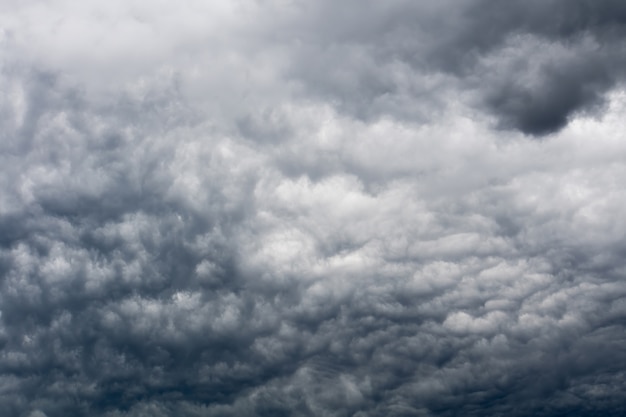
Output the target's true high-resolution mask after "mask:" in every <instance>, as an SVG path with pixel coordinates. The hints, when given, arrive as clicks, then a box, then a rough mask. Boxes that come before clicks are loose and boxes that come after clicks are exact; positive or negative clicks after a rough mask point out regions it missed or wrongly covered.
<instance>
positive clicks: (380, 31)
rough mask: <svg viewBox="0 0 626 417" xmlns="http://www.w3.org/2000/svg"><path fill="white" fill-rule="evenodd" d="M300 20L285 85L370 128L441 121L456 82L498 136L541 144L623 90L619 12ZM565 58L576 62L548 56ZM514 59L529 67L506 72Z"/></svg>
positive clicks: (490, 9) (484, 11) (472, 9)
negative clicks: (490, 119) (289, 81)
mask: <svg viewBox="0 0 626 417" xmlns="http://www.w3.org/2000/svg"><path fill="white" fill-rule="evenodd" d="M344 8H345V9H346V10H344ZM310 9H312V10H310ZM338 9H339V10H338ZM304 10H306V12H307V14H306V17H302V16H301V17H300V19H296V20H295V22H296V23H295V24H293V25H286V28H287V29H286V31H287V33H289V35H290V36H291V37H293V38H295V39H296V40H295V41H293V42H289V43H288V44H287V46H286V48H288V49H290V50H292V51H293V52H292V53H293V54H294V56H295V59H294V61H293V65H292V66H291V67H290V70H289V72H288V73H289V74H290V75H291V76H292V77H294V78H295V79H296V80H299V81H301V82H303V83H304V86H305V88H306V89H307V92H308V93H309V94H315V95H322V96H323V97H326V98H327V99H328V100H330V101H331V102H334V103H335V104H336V105H337V106H338V108H340V109H342V111H345V112H348V113H350V114H353V115H356V116H358V117H360V118H362V119H365V120H372V119H377V118H379V117H381V116H392V117H397V118H401V119H409V120H413V121H422V122H424V121H425V120H428V119H429V118H431V117H437V116H438V115H440V113H439V112H437V111H436V110H437V107H440V106H443V105H445V103H446V101H447V99H448V98H447V97H445V98H442V93H445V92H446V89H445V88H442V85H448V86H450V85H454V83H455V82H458V83H460V84H461V85H462V86H464V88H466V89H468V90H469V91H472V92H473V94H474V95H476V96H477V98H476V105H477V106H479V107H481V108H483V109H485V110H487V111H488V112H490V113H491V114H493V115H494V116H495V118H496V121H497V124H498V125H499V126H500V127H503V128H507V129H516V130H519V131H521V132H523V133H526V134H529V135H533V136H543V135H546V134H549V133H553V132H556V131H558V130H559V129H561V128H563V127H564V126H565V125H566V124H567V123H568V122H569V120H571V118H572V117H573V115H574V114H576V113H578V112H586V111H592V110H594V108H596V107H597V106H598V105H599V104H602V103H604V96H605V93H607V92H608V91H609V90H610V89H611V88H612V87H613V86H614V85H616V83H620V82H621V81H623V79H624V70H623V68H624V62H623V59H622V56H623V55H624V53H623V52H624V43H623V33H624V23H625V19H624V16H626V11H625V9H624V6H623V5H622V4H621V3H620V2H618V1H602V2H591V1H573V2H571V1H568V2H565V1H548V2H517V1H515V2H508V3H502V2H497V1H488V0H487V1H462V2H454V3H450V2H442V3H441V4H438V5H434V4H430V3H420V4H412V3H409V2H402V1H400V2H393V3H388V4H385V5H381V4H372V3H370V2H367V3H365V4H363V3H362V2H360V3H359V5H353V4H349V6H347V5H344V6H342V7H336V5H335V4H334V3H326V2H320V3H318V4H317V5H316V6H315V7H313V6H310V7H308V8H305V9H303V11H302V13H303V15H304ZM311 22H313V23H311ZM512 42H513V43H517V44H518V45H516V46H514V47H513V48H509V47H508V46H509V45H510V44H511V43H512ZM525 42H529V45H527V46H524V45H523V43H525ZM520 43H521V44H522V45H519V44H520ZM589 44H593V47H591V48H590V47H589ZM558 48H560V49H562V50H563V51H565V52H566V53H567V54H566V55H569V56H562V57H559V56H555V57H551V56H549V52H548V53H547V54H548V55H547V56H546V51H549V50H553V49H558ZM511 49H513V50H517V51H519V52H521V51H523V56H518V57H513V58H517V59H516V60H515V61H514V62H510V60H511V58H512V57H511V56H510V55H511ZM533 68H534V69H533ZM455 78H456V80H455ZM453 97H454V95H453ZM457 97H458V96H457ZM453 99H457V98H453Z"/></svg>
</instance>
